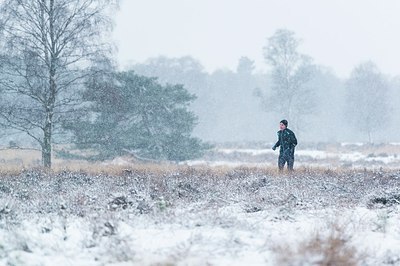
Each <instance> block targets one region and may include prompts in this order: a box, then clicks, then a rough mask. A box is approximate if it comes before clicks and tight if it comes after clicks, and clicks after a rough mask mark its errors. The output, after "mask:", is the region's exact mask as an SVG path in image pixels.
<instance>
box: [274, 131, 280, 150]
mask: <svg viewBox="0 0 400 266" xmlns="http://www.w3.org/2000/svg"><path fill="white" fill-rule="evenodd" d="M279 146H281V138H280V137H279V133H278V141H277V142H276V143H275V145H274V146H273V147H272V149H273V150H276V148H278V147H279Z"/></svg>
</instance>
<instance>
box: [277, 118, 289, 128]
mask: <svg viewBox="0 0 400 266" xmlns="http://www.w3.org/2000/svg"><path fill="white" fill-rule="evenodd" d="M287 126H288V121H287V120H286V119H283V120H282V121H281V122H279V129H280V130H285V129H286V128H287Z"/></svg>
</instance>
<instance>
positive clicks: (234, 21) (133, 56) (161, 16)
mask: <svg viewBox="0 0 400 266" xmlns="http://www.w3.org/2000/svg"><path fill="white" fill-rule="evenodd" d="M279 28H286V29H289V30H292V31H294V32H295V33H296V36H297V37H298V38H300V39H302V43H301V47H300V50H301V52H303V53H305V54H308V55H310V56H311V57H313V58H314V60H315V62H316V63H318V64H322V65H326V66H329V67H331V68H332V69H333V71H334V72H335V73H336V74H338V75H339V76H341V77H347V76H348V75H349V73H350V71H351V69H352V68H353V67H354V66H355V65H356V64H358V63H360V62H363V61H366V60H372V61H374V62H376V63H377V64H378V66H379V67H380V69H381V70H382V71H383V72H385V73H388V74H392V75H397V74H399V75H400V0H123V1H122V4H121V10H120V11H119V12H118V15H117V19H116V28H115V33H114V38H115V40H116V44H117V46H118V50H119V51H118V59H119V62H120V63H121V65H122V66H126V65H127V64H130V63H135V62H143V61H145V60H146V59H147V58H149V57H155V56H159V55H166V56H169V57H180V56H185V55H191V56H193V57H195V58H196V59H198V60H200V62H201V63H202V64H203V65H204V67H205V68H206V70H207V71H214V70H215V69H217V68H230V69H235V68H236V65H237V62H238V59H239V58H240V57H241V56H248V57H249V58H251V59H253V60H255V62H256V65H257V68H258V69H260V70H261V69H265V62H264V60H263V52H262V47H263V46H264V45H265V44H266V39H267V37H270V36H271V35H273V33H274V32H275V31H276V30H277V29H279Z"/></svg>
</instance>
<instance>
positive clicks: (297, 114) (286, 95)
mask: <svg viewBox="0 0 400 266" xmlns="http://www.w3.org/2000/svg"><path fill="white" fill-rule="evenodd" d="M298 46H299V40H298V39H296V38H295V36H294V32H291V31H288V30H285V29H280V30H277V31H276V32H275V34H274V35H273V36H272V37H270V38H268V44H267V45H266V46H265V47H264V57H265V61H266V63H267V64H269V65H270V66H271V67H272V71H271V78H272V79H271V83H272V84H271V85H272V87H271V89H272V95H270V97H269V99H267V100H266V104H267V105H268V108H270V109H271V110H273V111H276V112H278V113H279V114H280V115H281V116H282V117H284V118H286V119H288V120H299V119H300V118H301V116H302V115H307V114H310V113H311V111H312V106H313V101H312V100H313V97H312V92H311V90H310V89H311V88H310V87H308V86H307V83H308V82H309V81H310V80H311V79H312V77H313V73H314V71H315V67H314V65H313V64H312V60H311V58H310V57H308V56H306V55H303V54H301V53H299V51H298ZM295 124H297V123H295Z"/></svg>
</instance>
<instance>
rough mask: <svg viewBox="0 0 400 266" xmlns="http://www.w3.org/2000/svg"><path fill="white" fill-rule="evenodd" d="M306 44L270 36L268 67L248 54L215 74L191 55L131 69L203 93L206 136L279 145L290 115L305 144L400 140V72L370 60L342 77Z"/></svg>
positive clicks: (280, 33) (197, 107)
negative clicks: (311, 53) (394, 73)
mask: <svg viewBox="0 0 400 266" xmlns="http://www.w3.org/2000/svg"><path fill="white" fill-rule="evenodd" d="M304 41H305V40H301V39H300V37H298V36H296V34H295V33H294V32H292V31H290V30H286V29H279V30H277V31H276V32H275V33H274V34H273V35H272V36H269V37H268V36H267V38H266V41H265V45H264V47H260V52H262V53H263V55H264V62H265V65H266V69H267V70H265V71H257V70H255V63H254V61H253V60H252V59H250V58H248V57H246V56H243V57H241V58H240V59H239V60H238V63H237V66H236V69H235V70H230V69H219V70H216V71H214V72H213V73H208V72H206V71H205V70H204V68H203V66H202V65H201V63H200V62H199V61H198V60H196V59H195V58H193V57H190V56H186V57H181V58H167V57H164V56H161V57H156V58H151V59H148V60H147V61H146V62H144V63H138V64H134V65H132V66H131V67H130V68H131V69H133V70H134V71H135V72H136V73H139V74H142V75H145V76H156V77H158V78H159V79H158V80H159V81H160V82H162V83H165V84H166V83H182V84H184V85H185V86H186V88H187V89H188V90H189V91H190V92H191V93H193V94H195V95H197V96H198V99H197V100H196V101H195V102H194V103H193V105H192V108H193V110H194V112H195V113H196V114H197V115H198V116H199V120H200V122H199V126H198V127H197V128H196V129H195V133H196V134H198V136H200V137H201V138H202V139H206V140H211V141H216V142H225V141H228V142H231V141H233V142H238V141H264V142H265V141H270V142H272V141H274V140H275V138H276V134H275V132H276V131H277V130H278V124H279V121H280V120H281V119H287V120H289V127H291V128H293V129H295V130H296V133H297V134H298V135H299V137H300V140H301V142H302V143H304V142H309V143H311V142H314V143H315V142H325V143H326V142H370V143H383V142H389V141H400V137H399V136H398V134H397V132H398V129H399V123H398V122H399V121H398V118H399V117H400V116H399V115H400V107H399V106H400V105H399V104H400V97H399V96H400V95H399V94H400V75H399V76H398V77H391V76H388V75H385V74H384V73H382V72H381V71H380V70H379V68H378V66H377V65H376V64H375V63H374V62H372V61H366V62H360V64H359V65H356V66H354V68H353V70H352V72H351V73H349V76H348V77H347V78H339V77H338V76H337V75H335V73H334V71H333V70H332V69H331V68H329V66H323V65H318V64H316V63H315V62H314V60H313V58H312V57H311V56H309V55H305V54H302V53H301V52H300V51H301V43H302V42H304ZM327 52H329V53H337V51H327ZM338 56H341V55H340V54H338ZM300 145H301V143H300Z"/></svg>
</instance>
